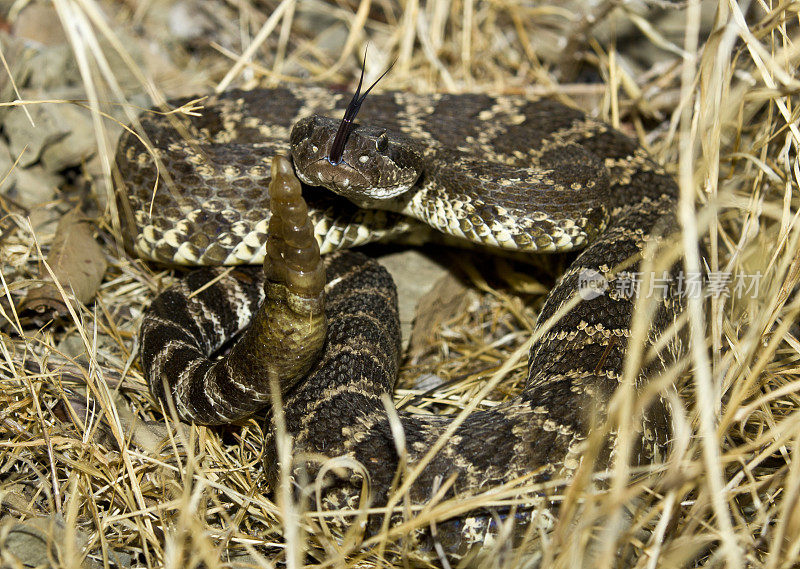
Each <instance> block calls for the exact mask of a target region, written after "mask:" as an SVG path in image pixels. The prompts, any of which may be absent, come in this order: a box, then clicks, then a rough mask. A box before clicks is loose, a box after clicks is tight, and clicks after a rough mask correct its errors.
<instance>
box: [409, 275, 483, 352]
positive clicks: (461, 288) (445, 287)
mask: <svg viewBox="0 0 800 569" xmlns="http://www.w3.org/2000/svg"><path fill="white" fill-rule="evenodd" d="M471 293H472V291H471V290H470V289H469V288H467V287H466V286H465V285H464V283H462V282H461V281H460V280H459V279H458V278H456V277H455V276H454V275H453V274H452V273H445V274H444V275H442V276H441V277H440V278H439V279H438V280H437V281H436V283H435V284H434V285H433V287H432V288H431V290H429V291H428V292H427V293H426V294H425V295H424V296H423V297H422V298H421V299H420V300H419V304H417V310H416V313H415V314H414V328H413V330H412V332H411V340H410V342H409V345H408V352H407V355H408V357H409V359H410V360H411V361H416V360H417V359H418V358H419V357H421V356H422V355H423V354H425V353H427V352H428V351H429V350H430V348H431V346H432V345H434V344H435V342H436V333H437V332H438V331H439V330H441V328H442V324H443V323H444V322H447V321H449V320H451V319H453V318H455V317H456V316H458V315H459V314H462V313H463V312H464V311H465V310H466V309H467V306H469V302H470V294H471Z"/></svg>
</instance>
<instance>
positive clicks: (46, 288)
mask: <svg viewBox="0 0 800 569" xmlns="http://www.w3.org/2000/svg"><path fill="white" fill-rule="evenodd" d="M92 233H93V230H92V225H91V223H89V222H88V221H87V220H86V219H85V218H84V217H83V216H82V215H81V213H80V212H79V211H78V210H73V211H71V212H69V213H68V214H66V215H65V216H64V217H62V218H61V221H59V222H58V228H57V229H56V235H55V238H54V239H53V246H52V247H51V249H50V253H49V254H48V255H47V264H48V265H50V268H51V269H52V271H53V274H54V275H55V278H56V279H57V280H58V282H59V283H60V284H61V286H62V288H63V289H64V292H65V293H66V294H67V295H70V296H71V295H74V298H75V299H77V300H78V301H79V302H81V303H84V304H85V303H88V302H89V301H90V300H92V299H93V298H94V296H95V294H96V293H97V289H98V288H99V287H100V283H101V282H103V274H104V273H105V272H106V259H105V256H104V255H103V250H102V249H101V247H100V245H99V244H98V243H97V241H95V239H94V236H93V235H92ZM41 277H42V279H43V280H46V281H52V278H51V277H50V273H49V271H47V269H46V268H45V267H42V270H41ZM21 308H22V309H24V310H27V309H33V310H36V311H38V312H44V311H45V310H53V311H54V312H56V313H57V314H65V313H66V311H67V310H66V308H67V307H66V304H65V301H64V298H63V297H62V295H61V292H60V291H59V290H58V287H56V285H55V284H54V283H52V282H48V283H45V284H44V285H42V286H40V287H38V288H35V289H32V290H31V291H29V292H28V294H27V296H26V297H25V300H24V301H23V302H22V306H21Z"/></svg>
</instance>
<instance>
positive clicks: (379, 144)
mask: <svg viewBox="0 0 800 569" xmlns="http://www.w3.org/2000/svg"><path fill="white" fill-rule="evenodd" d="M387 148H389V135H387V134H386V131H383V132H382V133H381V134H380V136H378V138H377V139H376V140H375V149H376V150H377V151H378V152H386V149H387Z"/></svg>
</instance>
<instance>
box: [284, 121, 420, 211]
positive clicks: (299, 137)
mask: <svg viewBox="0 0 800 569" xmlns="http://www.w3.org/2000/svg"><path fill="white" fill-rule="evenodd" d="M339 124H340V121H337V120H335V119H332V118H328V117H322V116H318V115H314V116H311V117H307V118H304V119H301V120H299V121H298V122H297V123H296V124H295V126H294V128H293V129H292V134H291V139H290V142H291V147H292V158H293V159H294V165H295V170H296V172H297V176H298V177H299V178H300V179H301V180H302V181H303V182H305V183H306V184H309V185H311V186H324V187H326V188H328V189H329V190H331V191H333V192H336V193H337V194H340V195H342V196H344V197H346V198H348V199H349V200H351V201H353V202H354V203H356V204H358V205H360V206H362V207H380V202H382V201H386V200H391V199H392V198H394V197H396V196H399V195H401V194H404V193H405V192H407V191H408V190H409V189H411V187H412V186H413V185H414V183H415V182H416V181H417V178H419V175H420V170H419V167H418V166H417V165H418V164H421V162H422V156H421V153H420V152H419V151H418V150H417V146H416V144H415V143H414V142H413V141H411V140H409V139H406V138H405V137H400V136H392V135H391V134H389V133H387V131H386V130H385V129H382V128H375V127H369V126H364V125H358V124H355V125H353V128H352V130H351V131H350V133H349V136H348V138H347V144H346V145H345V147H344V150H343V152H342V155H341V158H340V159H339V160H338V162H336V163H334V162H333V161H332V160H331V159H330V149H331V146H332V144H333V141H334V139H335V138H336V133H337V132H338V129H339Z"/></svg>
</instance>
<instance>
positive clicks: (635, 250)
mask: <svg viewBox="0 0 800 569" xmlns="http://www.w3.org/2000/svg"><path fill="white" fill-rule="evenodd" d="M185 102H186V101H178V102H176V105H180V104H183V103H185ZM344 103H346V100H344V99H343V95H341V94H336V93H332V92H330V91H328V90H325V89H322V88H316V87H309V88H303V89H296V90H293V91H289V90H286V89H275V90H255V91H231V92H228V93H224V94H222V95H218V96H215V97H212V98H210V99H209V100H208V101H206V102H205V108H204V109H203V111H202V113H200V114H199V116H193V117H187V118H184V119H179V120H178V119H175V118H174V116H168V117H165V116H163V115H152V116H150V115H147V116H145V117H143V119H142V124H143V127H144V133H145V135H146V139H147V140H148V141H149V142H150V143H151V144H152V145H153V147H155V148H156V149H157V151H156V152H155V155H156V156H157V159H154V156H153V153H151V152H149V151H147V150H145V148H144V147H143V146H142V144H141V143H140V142H139V141H138V139H137V138H136V137H134V136H131V135H125V136H123V138H122V140H121V142H120V145H119V149H118V153H117V164H118V166H119V169H120V171H121V173H122V176H121V178H122V179H123V182H124V184H123V185H122V187H121V196H120V205H121V211H122V214H123V222H124V225H125V227H126V228H127V231H128V234H129V238H130V240H131V243H132V244H133V247H134V248H135V250H136V252H137V253H138V254H139V255H141V256H143V257H145V258H149V259H152V260H155V261H160V262H165V263H173V264H200V265H216V264H240V263H259V262H261V261H262V260H263V259H264V257H265V252H267V255H266V257H267V260H266V261H265V264H264V269H265V272H266V275H267V280H266V284H265V280H264V277H263V274H262V272H263V271H262V270H261V269H259V268H256V269H254V268H237V269H236V270H235V271H234V272H232V273H230V274H229V275H227V276H224V277H223V278H221V279H220V280H218V281H216V282H215V283H214V284H213V285H212V286H209V287H206V288H203V287H204V286H205V285H206V284H207V283H208V282H209V281H212V280H213V279H214V278H217V277H218V276H219V271H218V270H214V269H206V270H200V271H197V272H194V273H190V274H189V276H188V277H187V278H186V279H185V280H184V281H182V282H181V284H179V285H177V286H176V287H174V288H173V289H170V290H168V291H166V292H164V293H162V294H161V295H160V296H159V297H158V298H157V299H156V300H155V301H154V303H153V305H152V307H151V308H150V309H149V311H148V313H147V314H146V315H145V318H144V321H143V324H142V329H141V339H140V341H141V349H140V358H141V363H142V367H143V369H144V372H145V375H146V377H147V379H148V381H149V382H150V386H151V390H152V391H153V393H154V394H155V395H156V396H157V397H158V398H160V399H162V400H165V399H169V400H171V401H172V402H174V404H175V405H176V408H177V409H178V412H179V414H180V415H181V417H182V418H183V419H184V420H187V421H192V420H193V421H196V422H199V423H207V424H216V423H223V422H228V421H234V420H237V419H239V418H241V417H244V416H247V415H248V414H251V413H253V412H256V411H257V410H259V409H261V408H262V407H265V406H268V405H269V403H270V401H271V397H272V396H271V391H270V387H271V386H276V385H278V383H276V382H280V390H281V393H282V394H283V400H284V417H285V422H286V428H287V431H288V433H289V434H290V435H292V437H293V441H294V447H293V448H294V452H295V456H296V462H295V465H294V466H295V469H294V471H293V472H295V479H296V481H297V483H298V484H301V483H302V481H303V480H305V481H306V482H307V483H309V484H311V485H312V486H313V481H314V480H315V477H317V476H321V474H320V472H324V479H325V483H326V486H325V489H324V491H322V492H321V493H320V494H319V496H318V500H319V503H317V504H316V506H317V507H319V508H324V509H335V508H341V507H358V505H359V500H362V502H361V504H362V505H365V504H372V505H382V504H386V503H387V500H389V499H390V490H391V488H392V486H393V484H394V485H398V484H400V485H402V483H403V481H404V478H403V476H404V475H405V474H407V473H408V472H410V471H412V470H413V469H414V466H415V465H417V464H419V463H420V461H421V460H422V459H423V457H425V456H426V453H427V452H428V451H429V450H430V449H431V448H432V447H433V446H434V445H435V444H437V441H438V439H439V438H440V436H441V435H442V433H444V432H445V431H446V430H447V429H448V427H450V426H451V422H452V420H453V419H452V417H444V416H431V415H414V414H410V413H407V412H403V411H399V412H396V413H393V415H394V416H395V418H396V419H397V420H399V423H397V422H396V421H395V423H394V424H395V425H396V424H399V425H402V437H398V436H397V433H396V432H395V430H393V419H392V417H390V416H389V415H388V414H387V410H386V408H385V404H384V394H387V393H388V394H391V392H392V389H393V386H394V382H395V378H396V373H397V368H398V361H399V358H400V352H399V347H398V346H399V331H398V324H397V314H396V312H397V309H396V300H395V294H394V290H393V288H392V286H391V280H390V278H389V277H388V275H387V274H386V273H385V271H384V270H383V269H381V268H380V267H379V266H378V265H377V264H376V263H374V262H373V261H371V260H369V259H367V258H366V257H364V256H363V255H360V254H357V253H350V252H335V253H332V254H329V255H326V256H324V257H323V261H322V262H320V261H319V255H318V252H317V251H318V250H317V247H318V248H319V249H320V250H321V251H322V253H329V252H331V251H340V250H342V249H345V248H350V247H353V246H356V245H359V244H362V243H366V242H369V241H372V240H382V239H396V238H400V239H406V240H421V239H424V238H429V237H431V236H434V237H435V236H447V238H448V239H451V240H468V241H469V242H471V243H476V244H479V245H482V246H487V247H493V248H499V249H502V250H505V251H519V252H537V251H564V250H569V249H573V248H584V250H583V252H582V253H581V254H580V255H579V256H578V257H577V259H576V260H575V261H574V262H573V263H572V264H571V266H570V267H569V268H568V270H567V271H566V273H565V274H564V275H563V276H562V277H561V279H560V280H559V282H558V283H557V285H556V286H555V287H554V288H553V290H552V291H551V292H550V294H549V295H548V297H547V299H546V302H545V304H544V306H543V308H542V311H541V314H540V315H539V318H538V324H537V327H538V328H537V331H536V332H535V336H536V337H537V339H536V340H535V341H534V342H533V344H532V346H531V348H530V356H529V363H528V370H529V371H528V379H527V382H526V385H525V388H524V389H523V391H522V393H520V395H519V396H517V397H516V398H514V399H512V400H510V401H507V402H505V403H503V404H500V405H497V406H494V407H491V408H488V409H480V410H477V411H475V412H473V413H472V414H471V415H470V416H469V417H467V418H466V420H464V421H463V423H461V424H459V425H458V426H457V428H455V430H454V431H453V432H452V433H450V434H449V436H448V437H447V439H446V440H445V441H443V444H441V448H440V449H439V450H438V452H436V454H435V456H434V457H433V458H432V459H430V460H429V462H427V465H426V466H425V467H424V469H422V471H421V472H420V473H419V475H418V476H417V478H416V479H415V480H414V481H413V483H411V484H410V486H409V487H408V497H409V499H410V501H411V502H412V503H425V502H427V501H429V500H430V499H431V496H432V495H434V494H436V491H437V488H439V487H441V486H442V485H443V484H444V485H446V484H450V486H449V488H448V489H447V490H446V491H445V492H444V493H443V495H442V496H441V498H446V497H448V496H453V495H465V494H470V493H475V492H480V491H482V490H485V489H488V488H490V487H492V486H496V485H499V484H504V483H510V482H512V481H515V480H520V479H522V480H527V481H528V482H532V481H533V482H535V481H547V480H550V479H554V478H559V479H560V478H564V479H569V478H570V476H571V475H572V474H573V473H574V472H575V471H576V469H577V467H578V465H579V464H580V461H581V459H582V456H583V453H584V451H585V441H586V439H587V434H588V428H589V424H590V422H591V421H592V417H593V416H595V417H598V416H599V417H603V416H605V413H606V411H607V409H608V403H609V401H610V399H611V397H612V396H613V394H614V393H615V391H616V390H617V388H618V386H619V385H620V384H621V382H622V381H623V380H624V379H625V375H624V361H625V354H626V348H627V346H628V345H629V340H630V334H631V329H630V325H631V318H632V314H633V309H634V303H635V298H634V297H632V296H629V295H626V294H622V293H621V292H620V290H622V288H623V287H619V286H617V285H618V284H619V282H618V279H619V278H620V276H619V275H618V274H617V271H618V270H620V269H623V270H625V271H628V272H629V273H635V272H636V271H638V270H639V269H640V267H641V263H642V261H641V257H642V255H643V252H645V250H646V249H648V244H651V243H654V242H656V241H659V239H657V238H659V237H660V236H665V235H670V234H672V233H674V232H675V230H676V221H675V217H674V209H675V202H676V199H677V198H676V195H677V190H676V186H675V183H674V182H673V180H672V179H671V178H670V177H669V176H668V175H667V174H666V173H665V172H664V171H663V169H662V168H661V167H660V166H658V165H657V164H656V163H655V162H653V161H652V160H651V159H650V158H649V157H648V156H647V155H646V153H645V152H644V151H643V150H642V149H641V148H640V147H638V146H637V145H636V144H635V143H634V142H633V141H632V140H630V139H629V138H627V137H626V136H624V135H622V134H621V133H619V132H618V131H616V130H614V129H612V128H611V127H609V126H608V125H606V124H605V123H602V122H599V121H597V120H594V119H591V118H588V117H586V116H585V115H584V114H583V113H581V112H580V111H577V110H575V109H573V108H571V107H568V106H565V105H563V104H561V103H558V102H555V101H552V100H549V99H528V98H524V97H517V96H498V97H490V96H486V95H412V94H407V93H386V94H382V95H375V96H373V97H372V99H370V100H368V101H367V102H366V103H365V105H364V109H363V111H362V116H361V117H360V120H359V123H358V124H357V125H356V126H355V128H354V129H353V130H352V132H350V133H349V136H348V137H347V139H346V144H345V146H344V150H343V155H342V156H341V158H340V159H339V160H338V163H336V164H334V163H333V162H336V161H335V160H334V161H331V160H330V159H329V156H328V154H329V152H330V148H331V145H332V143H333V139H334V138H335V136H336V133H337V130H338V126H339V121H338V120H337V119H334V118H327V117H334V116H339V115H340V114H341V112H342V109H343V104H344ZM289 152H291V154H292V157H293V161H294V169H295V170H296V172H297V175H298V176H299V177H300V179H301V180H302V181H303V182H304V184H303V188H302V191H303V195H304V196H305V197H306V200H307V202H308V209H307V210H306V206H305V204H304V202H302V200H301V199H300V197H299V192H300V186H299V183H298V182H297V180H296V179H295V178H294V176H293V173H292V168H291V165H290V164H289V163H288V162H286V161H278V160H276V161H275V163H274V164H273V157H274V156H275V155H276V154H277V153H282V154H288V153H289ZM273 177H274V179H273V180H272V182H273V183H272V186H271V187H270V185H269V184H270V179H271V178H273ZM156 180H158V181H159V184H156ZM312 185H313V186H320V185H321V186H326V187H327V188H330V189H332V190H333V191H334V192H337V193H338V194H341V195H335V194H334V193H332V192H330V191H329V190H326V189H320V188H318V187H312ZM156 186H157V191H156V193H155V197H153V190H154V187H156ZM268 188H269V191H268ZM270 192H271V193H272V196H270V195H269V194H270ZM341 196H344V197H341ZM270 197H272V200H273V203H272V206H273V208H276V211H277V212H278V214H276V215H273V216H272V221H270V214H269V205H270V204H269V200H270ZM345 198H347V199H345ZM268 234H270V235H271V237H270V245H269V246H267V245H266V241H267V235H268ZM648 250H649V249H648ZM587 277H588V278H590V280H594V281H596V282H599V283H600V284H601V285H604V287H605V288H604V289H602V288H601V289H600V290H599V291H596V292H597V293H596V294H583V295H582V296H583V297H585V298H580V296H581V295H579V293H581V292H585V290H586V289H585V287H584V288H583V289H582V288H581V287H582V286H583V285H585V284H586V280H587ZM198 289H202V290H201V292H199V293H196V294H194V293H193V291H196V290H198ZM265 291H266V295H267V297H268V298H269V301H268V302H266V303H264V305H263V308H262V309H260V311H259V309H258V308H257V307H258V305H259V303H260V302H261V301H262V299H263V298H264V294H265ZM576 295H579V298H577V300H578V301H577V302H576V301H575V299H576ZM652 306H653V307H654V309H653V310H654V312H653V314H652V318H651V319H650V320H651V325H650V328H649V331H648V332H647V338H643V339H637V341H643V342H644V343H645V345H646V346H653V345H654V343H655V340H656V339H657V338H658V337H659V336H660V335H661V334H662V333H663V332H664V330H665V329H666V328H667V327H668V326H669V325H670V324H671V323H673V322H674V321H675V319H676V318H677V316H678V314H679V312H680V309H681V306H680V302H679V299H677V298H676V297H674V296H669V295H668V296H666V297H664V298H661V299H659V300H658V301H657V302H655V303H652ZM559 311H561V312H563V314H562V315H561V316H560V317H559V318H558V319H557V320H555V321H553V320H554V319H553V318H552V317H553V316H554V315H556V314H557V313H559ZM251 318H252V319H253V324H252V325H251V326H250V328H248V329H247V331H246V332H245V333H244V334H242V336H241V339H240V340H238V343H236V344H235V345H234V346H233V348H232V349H231V351H230V352H229V354H228V356H227V357H225V358H223V359H218V360H214V359H209V357H210V356H209V355H210V354H212V353H213V352H214V351H215V350H217V349H219V348H220V347H221V346H222V345H223V344H225V343H226V342H227V341H228V339H229V338H231V337H232V336H234V335H235V334H237V333H239V331H240V330H242V329H243V328H245V327H246V326H247V324H248V322H249V321H250V320H251ZM326 322H327V327H326ZM543 326H545V328H544V330H543V329H542V327H543ZM679 352H680V341H679V340H677V339H676V340H673V341H668V342H663V343H660V344H659V350H657V351H656V352H655V353H652V352H651V353H649V354H648V355H647V358H646V360H645V361H644V362H642V364H641V365H639V366H638V371H637V372H636V373H635V374H634V375H635V377H633V380H634V382H635V387H636V388H637V389H638V390H640V391H641V390H642V388H643V387H644V385H646V384H647V382H648V381H650V380H651V379H652V377H653V376H654V375H656V374H658V373H659V372H660V371H661V370H663V369H664V368H665V367H667V366H669V365H670V363H671V362H673V361H674V359H675V356H676V355H677V353H679ZM268 416H269V417H270V420H271V421H272V420H273V414H272V412H268ZM637 424H638V425H639V427H640V428H641V432H642V436H641V438H640V444H638V445H637V447H636V448H635V449H634V451H633V454H632V456H630V457H629V461H630V462H631V463H632V464H646V463H649V462H651V461H653V460H656V459H658V458H659V457H661V456H663V454H664V452H665V451H666V445H667V439H668V437H669V435H670V417H669V413H668V410H667V406H666V403H665V402H664V400H663V398H660V397H657V398H655V399H654V400H653V401H652V403H651V404H650V406H649V410H648V411H647V412H646V413H645V414H644V416H642V417H641V418H640V420H639V421H638V423H637ZM270 433H271V434H270V437H272V436H273V435H272V431H270ZM440 443H441V441H440ZM265 444H266V445H267V447H266V452H267V455H268V457H269V458H268V459H267V461H266V468H267V470H268V472H269V473H270V475H271V476H272V479H273V481H274V479H275V477H276V476H277V471H278V467H277V458H276V454H275V448H274V446H275V445H274V441H273V440H272V439H271V438H270V439H269V440H267V441H266V443H265ZM399 444H402V447H403V449H402V453H399V452H398V445H399ZM614 449H615V438H614V436H611V437H610V438H609V440H608V441H607V442H606V445H605V447H604V448H603V449H601V450H598V451H596V455H597V456H596V468H602V467H604V466H607V465H608V464H610V462H611V461H612V460H613V459H614V458H615V455H614ZM326 457H327V458H334V457H339V459H338V460H337V461H335V463H330V462H325V460H324V459H325V458H326ZM331 464H336V465H338V469H331V468H328V467H329V466H331ZM322 465H327V466H323V467H322V468H323V470H322V471H321V470H320V467H321V466H322ZM401 466H402V469H401V470H402V472H401V474H400V478H399V482H398V480H397V479H396V476H397V473H398V468H400V467H401ZM403 473H405V474H403ZM365 480H366V481H367V482H368V494H367V495H366V496H365V495H364V494H363V493H362V490H363V488H362V484H363V483H364V481H365ZM309 481H310V482H309ZM312 495H313V492H312ZM315 499H317V498H315ZM363 500H365V501H363ZM531 503H532V504H534V505H535V506H536V507H535V508H534V507H532V508H531V509H530V510H525V509H523V511H521V512H519V513H517V515H516V518H517V521H518V524H519V525H520V527H524V526H525V525H526V524H527V523H529V522H530V521H531V520H536V523H537V524H540V525H541V527H546V526H547V524H548V523H549V521H550V519H551V518H552V516H553V515H555V513H556V509H557V504H556V503H554V502H552V501H551V500H548V499H547V498H546V497H532V498H531ZM495 513H496V512H495ZM502 514H503V512H500V515H501V517H502ZM472 515H473V518H472V519H471V520H470V523H467V522H466V521H465V520H466V518H465V517H464V515H461V516H460V517H458V518H457V519H455V520H453V521H452V522H451V523H440V524H439V525H438V532H437V536H436V539H438V540H440V541H442V542H445V544H446V545H447V546H448V547H450V548H451V549H452V550H453V551H462V552H463V551H464V550H465V549H468V548H469V546H470V545H472V544H474V543H480V542H481V540H482V539H484V537H485V535H486V533H487V532H491V531H493V528H494V526H495V525H496V524H495V522H494V521H493V519H494V518H492V516H490V515H486V513H481V512H476V513H474V514H472ZM375 517H376V518H377V517H379V516H375ZM348 519H352V518H348ZM374 523H378V524H379V523H380V521H379V520H378V521H377V522H376V521H375V520H374V519H371V520H370V524H371V525H374Z"/></svg>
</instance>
